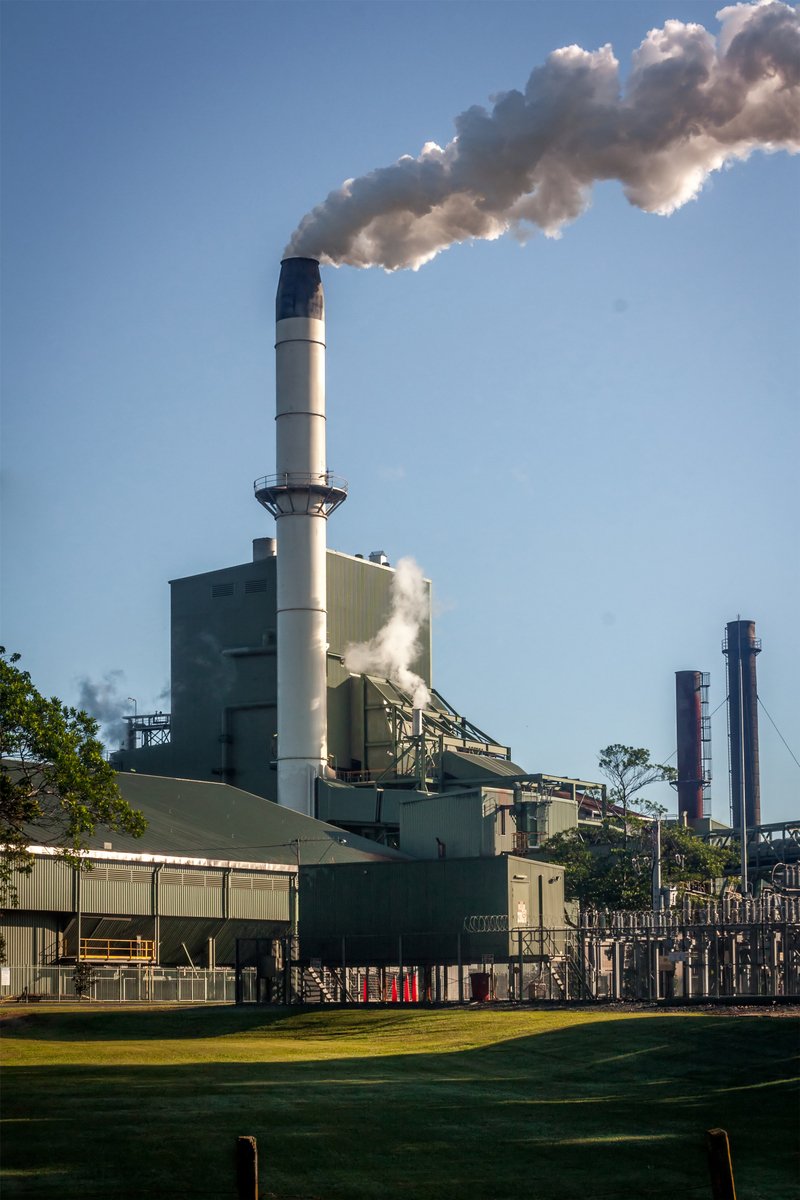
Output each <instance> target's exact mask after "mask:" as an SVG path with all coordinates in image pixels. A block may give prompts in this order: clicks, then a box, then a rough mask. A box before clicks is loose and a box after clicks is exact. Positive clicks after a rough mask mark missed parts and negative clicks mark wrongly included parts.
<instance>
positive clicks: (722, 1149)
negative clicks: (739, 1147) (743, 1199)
mask: <svg viewBox="0 0 800 1200" xmlns="http://www.w3.org/2000/svg"><path fill="white" fill-rule="evenodd" d="M706 1150H707V1152H708V1170H709V1174H710V1175H711V1195H712V1196H713V1198H714V1200H736V1185H735V1184H734V1181H733V1164H732V1163H731V1147H730V1142H729V1141H728V1135H727V1133H726V1132H725V1130H724V1129H708V1130H707V1131H706Z"/></svg>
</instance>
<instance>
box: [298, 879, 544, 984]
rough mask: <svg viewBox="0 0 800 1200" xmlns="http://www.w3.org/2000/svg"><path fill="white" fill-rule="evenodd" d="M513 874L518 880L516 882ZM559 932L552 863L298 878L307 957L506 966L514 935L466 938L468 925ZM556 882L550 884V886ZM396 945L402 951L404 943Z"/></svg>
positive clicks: (302, 947) (514, 943)
mask: <svg viewBox="0 0 800 1200" xmlns="http://www.w3.org/2000/svg"><path fill="white" fill-rule="evenodd" d="M515 876H517V877H518V878H516V879H515V878H514V877H515ZM540 876H541V877H542V899H543V905H542V909H543V924H544V927H545V928H560V927H563V924H564V906H563V895H564V892H563V872H562V871H561V869H560V868H557V867H551V865H550V864H549V863H541V862H536V861H533V860H530V859H522V858H515V857H513V856H498V857H495V858H462V859H440V860H438V861H425V862H410V863H402V864H401V863H364V864H363V865H356V864H343V865H340V866H331V867H328V866H317V867H304V868H302V869H301V871H300V899H299V935H300V952H301V955H302V956H303V958H321V959H323V960H325V961H327V962H329V963H332V964H336V963H340V962H341V961H342V938H343V937H344V938H345V947H344V952H345V956H346V958H347V961H348V962H349V963H351V964H355V963H357V962H369V963H375V964H378V963H397V962H398V961H399V960H400V957H401V956H402V958H403V961H404V962H407V963H412V962H417V963H423V962H455V961H457V958H458V955H459V952H460V955H461V959H462V961H463V962H480V961H481V958H482V957H483V956H485V955H487V954H490V955H493V956H494V957H495V958H497V959H498V960H505V959H507V958H509V957H510V955H511V954H513V953H515V951H516V947H517V941H516V938H515V937H514V936H513V932H503V931H498V932H487V933H472V932H467V930H465V920H468V919H469V918H472V917H488V916H491V917H498V916H502V917H505V920H506V921H507V923H508V929H509V930H510V931H513V930H514V929H516V928H518V920H517V915H518V905H519V903H520V901H523V903H524V918H523V919H522V921H521V922H520V923H521V924H523V925H524V927H525V928H531V927H533V928H536V927H537V926H538V924H539V904H538V890H539V889H538V882H537V881H538V878H539V877H540ZM551 879H552V880H553V882H552V883H550V882H549V881H550V880H551ZM400 939H402V943H401V941H400Z"/></svg>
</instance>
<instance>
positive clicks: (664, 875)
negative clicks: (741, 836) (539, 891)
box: [542, 816, 735, 909]
mask: <svg viewBox="0 0 800 1200" xmlns="http://www.w3.org/2000/svg"><path fill="white" fill-rule="evenodd" d="M625 824H626V826H627V830H626V829H623V827H622V822H618V821H613V820H609V819H607V820H604V821H602V822H601V824H600V825H598V826H581V827H580V828H578V829H568V830H567V831H566V832H564V833H557V834H556V835H555V836H554V837H552V838H550V839H549V840H548V841H547V842H546V843H545V845H544V846H543V848H542V849H543V853H544V854H545V855H546V856H547V858H548V860H549V861H550V862H556V863H560V864H561V865H562V866H563V867H564V868H565V877H566V891H567V897H568V899H571V900H578V901H580V903H581V906H582V907H583V908H610V909H647V908H650V906H651V904H652V878H653V822H652V821H648V820H644V819H643V818H641V817H634V816H629V817H628V819H627V821H626V822H625ZM734 857H735V856H734ZM732 865H733V866H734V867H735V862H734V861H733V859H732V856H731V852H730V851H729V850H724V849H721V848H719V847H717V846H710V845H708V843H707V842H704V841H703V840H702V839H701V838H699V837H697V835H696V834H695V833H693V832H692V830H691V829H688V828H686V827H685V826H683V825H672V824H667V823H665V822H662V824H661V879H662V885H663V886H665V887H666V886H673V887H675V888H676V889H677V892H678V896H679V897H680V896H681V895H682V894H683V893H684V892H685V891H687V890H697V889H700V888H704V887H707V886H708V885H709V884H710V883H711V881H712V880H714V879H719V878H720V877H721V876H722V875H723V874H725V873H726V871H727V870H728V869H729V868H730V867H731V866H732Z"/></svg>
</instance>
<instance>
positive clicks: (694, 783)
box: [675, 671, 706, 821]
mask: <svg viewBox="0 0 800 1200" xmlns="http://www.w3.org/2000/svg"><path fill="white" fill-rule="evenodd" d="M702 698H703V675H702V672H700V671H676V672H675V720H676V725H677V735H678V816H679V818H680V819H681V820H683V819H684V818H686V819H688V820H690V821H694V820H699V819H700V818H701V817H702V816H703V787H704V784H705V782H706V780H705V771H704V770H703V704H702Z"/></svg>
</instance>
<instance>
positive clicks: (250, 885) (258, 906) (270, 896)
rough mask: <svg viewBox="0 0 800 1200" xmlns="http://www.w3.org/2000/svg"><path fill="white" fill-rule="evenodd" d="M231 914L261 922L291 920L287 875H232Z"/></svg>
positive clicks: (231, 915)
mask: <svg viewBox="0 0 800 1200" xmlns="http://www.w3.org/2000/svg"><path fill="white" fill-rule="evenodd" d="M229 902H230V911H229V914H228V915H229V916H230V917H237V918H242V919H245V920H252V919H253V918H258V919H260V920H262V921H288V920H289V877H288V875H282V876H281V875H272V876H269V875H245V874H240V873H239V872H237V873H236V874H234V875H232V876H231V891H230V901H229Z"/></svg>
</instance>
